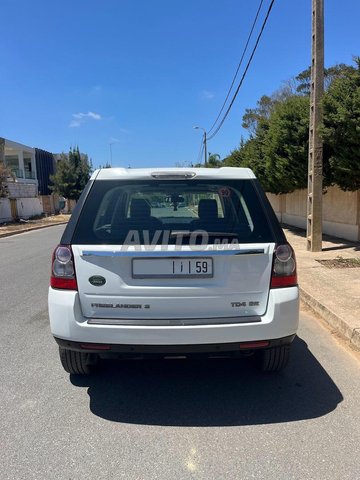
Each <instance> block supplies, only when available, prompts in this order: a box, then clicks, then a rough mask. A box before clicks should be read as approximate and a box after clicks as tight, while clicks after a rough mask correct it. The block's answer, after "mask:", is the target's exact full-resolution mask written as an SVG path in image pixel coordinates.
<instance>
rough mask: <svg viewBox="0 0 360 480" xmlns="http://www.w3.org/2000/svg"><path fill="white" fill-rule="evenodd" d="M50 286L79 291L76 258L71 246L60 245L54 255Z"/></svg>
mask: <svg viewBox="0 0 360 480" xmlns="http://www.w3.org/2000/svg"><path fill="white" fill-rule="evenodd" d="M50 286H51V287H53V288H58V289H65V290H77V289H78V286H77V281H76V275H75V265H74V257H73V254H72V251H71V247H70V245H58V246H57V247H56V248H55V250H54V253H53V257H52V266H51V278H50Z"/></svg>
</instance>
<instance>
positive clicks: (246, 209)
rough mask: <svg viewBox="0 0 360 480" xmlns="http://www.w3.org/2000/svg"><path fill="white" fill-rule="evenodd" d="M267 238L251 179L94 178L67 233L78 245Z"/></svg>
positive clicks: (268, 233)
mask: <svg viewBox="0 0 360 480" xmlns="http://www.w3.org/2000/svg"><path fill="white" fill-rule="evenodd" d="M273 241H274V234H273V232H272V229H271V228H270V225H269V222H268V219H267V217H266V214H265V211H264V208H263V205H262V203H261V200H260V198H259V196H258V195H257V192H256V190H255V188H254V185H253V182H252V181H251V180H206V181H204V180H181V181H180V180H175V181H166V180H152V181H118V180H117V181H112V180H111V181H109V180H100V181H95V182H94V185H93V187H92V189H91V191H90V193H89V196H88V198H87V199H86V202H85V204H84V207H83V209H82V211H81V213H80V217H79V220H78V223H77V226H76V229H75V232H74V236H73V239H72V243H74V244H80V245H91V244H93V245H94V244H95V245H96V244H114V245H135V244H141V245H144V244H145V245H146V244H151V245H157V244H159V245H164V244H168V245H172V244H174V245H175V244H177V245H187V244H191V243H193V244H198V243H201V244H205V243H206V244H216V243H221V244H228V243H256V242H273Z"/></svg>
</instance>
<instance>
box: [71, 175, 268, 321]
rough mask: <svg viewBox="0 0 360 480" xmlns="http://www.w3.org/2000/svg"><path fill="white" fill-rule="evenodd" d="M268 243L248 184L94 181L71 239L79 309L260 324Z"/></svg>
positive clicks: (97, 315) (117, 315)
mask: <svg viewBox="0 0 360 480" xmlns="http://www.w3.org/2000/svg"><path fill="white" fill-rule="evenodd" d="M274 247H275V239H274V235H273V233H272V229H271V227H270V225H269V223H268V220H267V217H266V215H265V213H264V211H263V208H262V205H261V202H260V200H259V198H258V196H257V194H256V191H255V189H254V187H253V185H252V183H251V182H250V181H248V180H242V181H240V180H239V181H234V180H232V181H225V180H221V181H217V180H209V181H196V180H184V181H179V180H176V181H173V182H171V181H161V180H160V181H159V180H150V181H146V182H144V181H140V182H137V181H132V182H128V181H114V182H112V181H107V182H105V181H97V182H95V184H94V187H93V189H92V190H91V192H90V194H89V197H88V199H87V201H86V203H85V205H84V208H83V210H82V212H81V214H80V218H79V222H78V226H77V228H76V230H75V233H74V237H73V242H72V249H73V253H74V258H75V268H76V275H77V282H78V288H79V297H80V304H81V309H82V312H83V315H84V316H85V317H87V318H89V319H100V320H101V319H104V320H112V319H113V320H124V322H133V321H136V320H144V321H146V320H159V321H161V320H163V321H166V320H172V319H173V320H175V319H184V321H185V320H186V319H210V321H211V319H214V320H215V321H223V322H224V323H225V322H227V321H234V318H235V319H237V320H238V321H241V319H244V320H243V321H251V320H249V317H252V318H253V321H256V320H257V317H259V316H260V315H263V314H264V313H265V312H266V309H267V301H268V294H269V285H270V277H271V269H272V260H273V251H274Z"/></svg>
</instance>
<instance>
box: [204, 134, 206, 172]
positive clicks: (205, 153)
mask: <svg viewBox="0 0 360 480" xmlns="http://www.w3.org/2000/svg"><path fill="white" fill-rule="evenodd" d="M204 155H205V168H206V167H207V143H206V130H204Z"/></svg>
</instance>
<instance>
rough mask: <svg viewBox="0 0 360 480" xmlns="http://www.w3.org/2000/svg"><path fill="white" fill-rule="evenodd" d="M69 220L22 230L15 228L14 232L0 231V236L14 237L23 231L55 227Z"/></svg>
mask: <svg viewBox="0 0 360 480" xmlns="http://www.w3.org/2000/svg"><path fill="white" fill-rule="evenodd" d="M67 223H68V222H57V223H50V224H49V225H37V226H35V227H29V228H24V229H22V230H14V231H13V232H7V233H0V238H5V237H12V236H13V235H20V234H21V233H27V232H31V231H32V230H42V229H43V228H49V227H55V226H56V225H66V224H67Z"/></svg>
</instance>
